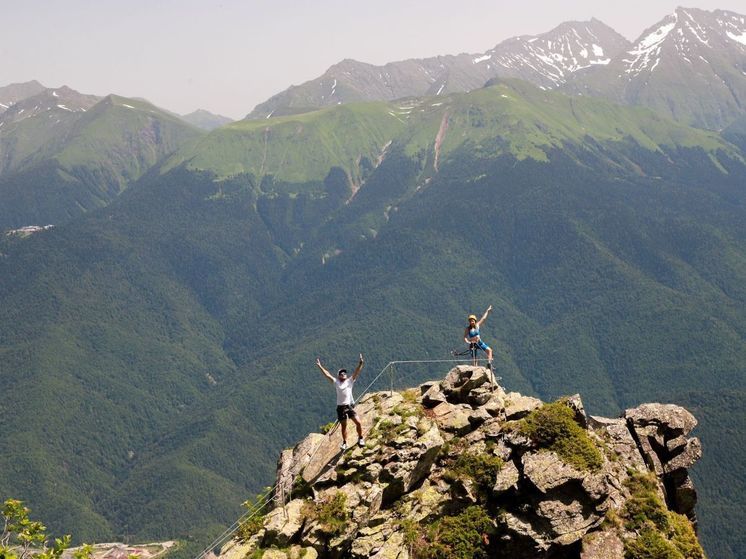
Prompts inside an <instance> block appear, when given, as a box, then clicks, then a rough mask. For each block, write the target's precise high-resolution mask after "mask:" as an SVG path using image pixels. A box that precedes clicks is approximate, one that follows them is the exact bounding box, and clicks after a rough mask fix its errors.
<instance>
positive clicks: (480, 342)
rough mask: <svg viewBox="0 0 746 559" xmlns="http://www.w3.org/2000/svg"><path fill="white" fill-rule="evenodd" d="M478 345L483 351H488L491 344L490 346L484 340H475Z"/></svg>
mask: <svg viewBox="0 0 746 559" xmlns="http://www.w3.org/2000/svg"><path fill="white" fill-rule="evenodd" d="M475 344H476V346H477V347H478V348H479V349H481V350H482V351H487V350H488V349H489V348H490V346H488V345H487V344H486V343H484V342H483V341H482V340H479V341H478V342H475Z"/></svg>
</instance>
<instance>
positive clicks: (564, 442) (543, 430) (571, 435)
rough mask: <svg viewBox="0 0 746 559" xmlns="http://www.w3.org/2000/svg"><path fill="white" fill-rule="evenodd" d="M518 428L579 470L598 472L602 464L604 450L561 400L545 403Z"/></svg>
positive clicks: (518, 425)
mask: <svg viewBox="0 0 746 559" xmlns="http://www.w3.org/2000/svg"><path fill="white" fill-rule="evenodd" d="M515 428H516V429H517V430H518V431H519V432H521V433H522V434H523V435H525V436H526V437H528V438H530V439H531V440H532V441H533V442H534V443H536V444H537V445H539V446H540V447H542V448H546V449H547V450H552V451H554V452H556V453H557V455H558V456H559V457H560V458H562V459H563V460H564V461H565V462H567V463H568V464H570V465H572V466H575V467H576V468H578V469H579V470H589V471H597V470H599V469H600V468H601V466H602V465H603V456H602V455H601V452H600V451H599V450H598V448H597V447H596V445H595V444H594V443H593V441H592V440H591V438H590V437H589V436H588V433H587V432H586V430H585V429H583V428H582V427H581V426H580V425H578V423H577V421H575V413H574V412H573V410H571V409H570V408H569V407H568V406H566V405H565V404H563V403H562V402H553V403H551V404H544V405H543V406H541V407H540V408H537V409H535V410H534V411H532V412H531V413H530V414H528V415H527V416H526V417H525V418H524V419H522V420H520V421H519V422H517V424H516V426H515Z"/></svg>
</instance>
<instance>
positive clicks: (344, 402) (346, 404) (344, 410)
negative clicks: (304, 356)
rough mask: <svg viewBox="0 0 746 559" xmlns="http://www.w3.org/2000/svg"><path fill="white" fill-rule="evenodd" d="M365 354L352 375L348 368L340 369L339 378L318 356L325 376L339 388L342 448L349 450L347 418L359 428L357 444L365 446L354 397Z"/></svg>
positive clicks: (338, 406)
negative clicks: (354, 389)
mask: <svg viewBox="0 0 746 559" xmlns="http://www.w3.org/2000/svg"><path fill="white" fill-rule="evenodd" d="M364 363H365V361H364V360H363V354H362V353H361V354H360V360H359V361H358V364H357V368H356V369H355V371H354V372H353V373H352V377H350V378H348V377H347V369H340V370H339V371H337V378H334V377H333V376H332V374H331V373H330V372H329V371H327V370H326V369H325V368H324V366H323V365H322V364H321V359H320V358H316V366H317V367H318V368H319V369H320V370H321V372H322V373H324V376H325V377H326V378H328V379H329V381H330V382H331V383H332V384H334V388H336V389H337V420H338V421H339V424H340V425H341V426H342V444H341V445H340V448H341V449H342V450H347V418H348V417H349V418H350V419H352V421H353V423H355V427H356V428H357V444H358V446H365V439H364V438H363V426H362V424H361V423H360V420H359V419H358V417H357V412H355V401H354V400H353V398H352V387H353V385H354V384H355V381H356V380H357V377H359V376H360V371H362V370H363V365H364Z"/></svg>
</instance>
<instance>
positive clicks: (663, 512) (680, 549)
mask: <svg viewBox="0 0 746 559" xmlns="http://www.w3.org/2000/svg"><path fill="white" fill-rule="evenodd" d="M625 485H626V487H627V488H628V489H629V490H630V493H631V495H630V497H629V499H627V502H626V503H625V505H624V508H623V509H622V517H623V518H624V520H625V522H624V526H625V528H626V529H627V530H628V531H630V532H635V533H637V537H636V538H628V539H627V540H626V541H625V542H624V553H625V557H626V558H627V559H704V551H703V550H702V546H701V545H700V543H699V541H698V540H697V536H696V534H695V533H694V528H693V527H692V523H691V522H689V519H688V518H686V516H684V515H682V514H677V513H675V512H673V511H670V510H668V508H667V507H666V505H665V504H664V503H663V501H662V500H661V497H660V495H659V494H658V485H657V483H656V479H655V477H654V475H653V474H651V473H641V472H631V473H630V477H629V478H628V479H627V481H626V482H625Z"/></svg>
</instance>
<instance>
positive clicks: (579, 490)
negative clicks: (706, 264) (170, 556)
mask: <svg viewBox="0 0 746 559" xmlns="http://www.w3.org/2000/svg"><path fill="white" fill-rule="evenodd" d="M492 380H493V379H492V377H491V374H490V371H489V370H488V369H485V368H482V367H472V366H465V365H459V366H457V367H456V368H454V369H452V370H451V371H450V372H449V373H448V374H447V376H446V377H445V379H444V380H442V381H440V382H437V381H435V382H428V383H425V384H422V385H420V386H419V387H418V388H414V389H410V390H407V391H404V392H401V393H400V392H377V393H370V394H367V395H365V396H364V397H363V398H362V399H361V400H360V402H359V403H358V405H357V411H358V413H359V415H360V417H361V419H362V421H363V425H364V432H365V433H366V443H365V446H363V447H358V446H352V445H351V449H350V450H347V451H345V452H342V451H340V446H339V445H340V442H341V435H340V433H339V429H332V430H331V431H329V432H328V433H326V434H319V433H312V434H310V435H308V436H307V437H306V438H305V439H304V440H302V441H301V442H300V443H298V444H297V445H296V446H295V447H294V448H292V449H287V450H285V451H283V452H282V454H281V456H280V459H279V462H278V469H277V481H276V484H275V486H274V488H273V492H274V499H273V503H274V505H273V508H272V509H271V510H262V511H259V510H257V512H256V513H255V515H252V516H251V517H250V518H249V519H248V520H246V521H244V523H243V524H242V525H241V526H240V528H239V529H238V531H237V533H236V537H235V539H234V540H232V541H231V542H230V543H229V544H227V545H226V546H224V547H223V549H222V550H221V555H220V557H221V559H245V558H250V559H256V558H259V557H262V558H264V559H291V558H299V557H305V558H314V557H321V558H323V557H329V558H356V559H358V558H364V557H376V558H397V559H407V558H413V559H416V558H447V557H463V558H467V557H468V558H471V557H484V558H487V557H512V558H529V557H532V558H534V557H552V558H582V559H614V558H618V559H622V558H625V557H626V558H628V559H629V558H635V557H652V556H656V557H658V556H660V557H682V558H684V557H686V558H696V557H704V554H703V552H702V548H701V546H700V544H699V542H698V541H697V538H696V535H695V515H694V505H695V503H696V492H695V490H694V487H693V485H692V482H691V479H690V478H689V476H688V473H687V468H689V467H690V466H691V465H692V464H694V462H695V461H697V460H698V459H699V458H700V456H701V447H700V442H699V440H698V439H697V438H696V437H694V438H689V437H688V435H689V433H690V432H691V430H692V429H693V428H694V427H695V426H696V424H697V421H696V419H695V418H694V417H693V416H692V415H691V414H690V413H689V412H688V411H686V410H685V409H683V408H681V407H679V406H675V405H670V404H643V405H641V406H639V407H637V408H633V409H628V410H626V411H625V412H624V413H623V414H622V416H621V417H619V418H615V419H609V418H602V417H595V416H589V415H587V414H586V412H585V410H584V408H583V403H582V401H581V399H580V397H579V396H578V395H575V396H571V397H566V398H562V399H560V400H558V401H557V402H553V403H543V402H541V401H540V400H538V399H536V398H532V397H528V396H522V395H521V394H518V393H516V392H506V391H505V390H504V389H503V388H502V387H500V386H498V385H496V384H493V382H492ZM349 431H350V432H351V433H352V437H351V440H348V443H353V442H355V440H356V439H355V435H354V429H350V430H349ZM349 436H350V435H349V434H348V437H349ZM260 513H261V514H260ZM651 552H652V553H654V555H650V553H651Z"/></svg>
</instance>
